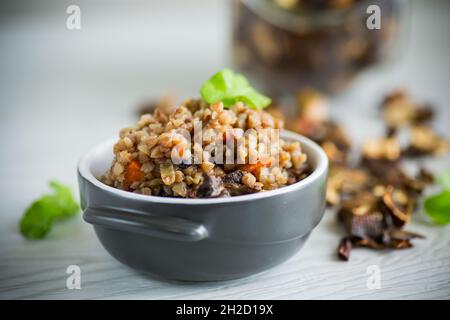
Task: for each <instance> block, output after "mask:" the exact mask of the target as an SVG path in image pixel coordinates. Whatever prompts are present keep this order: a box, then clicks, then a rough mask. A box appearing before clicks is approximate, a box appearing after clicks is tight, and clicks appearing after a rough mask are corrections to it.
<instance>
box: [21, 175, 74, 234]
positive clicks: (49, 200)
mask: <svg viewBox="0 0 450 320" xmlns="http://www.w3.org/2000/svg"><path fill="white" fill-rule="evenodd" d="M49 185H50V187H51V188H52V189H53V193H52V194H46V195H44V196H42V197H41V198H40V199H38V200H36V201H34V202H33V203H32V204H31V205H30V207H29V208H28V209H27V210H26V211H25V212H24V214H23V216H22V219H21V220H20V233H21V234H22V235H23V236H25V237H26V238H29V239H42V238H44V237H45V236H46V235H47V234H48V233H49V232H50V230H51V228H52V224H53V222H54V221H55V220H57V219H65V218H68V217H72V216H74V215H75V214H76V213H77V212H78V211H79V206H78V203H77V202H76V201H75V199H74V197H73V195H72V192H71V190H70V188H69V187H67V186H65V185H62V184H60V183H58V182H56V181H50V183H49Z"/></svg>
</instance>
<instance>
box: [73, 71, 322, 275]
mask: <svg viewBox="0 0 450 320" xmlns="http://www.w3.org/2000/svg"><path fill="white" fill-rule="evenodd" d="M201 96H202V101H193V100H191V101H189V102H186V103H184V104H183V106H182V107H179V108H176V110H173V111H172V112H169V113H166V112H162V110H155V112H154V113H153V115H152V116H150V115H147V116H144V117H143V119H141V120H140V121H139V123H138V124H137V125H136V127H133V128H132V129H124V130H122V133H121V138H120V140H119V141H117V139H116V138H114V140H109V141H106V142H105V143H102V144H101V145H99V146H97V147H95V148H93V149H92V150H91V151H89V152H88V153H87V154H85V155H84V156H83V157H82V158H81V160H80V162H79V164H78V179H79V187H80V199H81V208H82V209H83V212H84V214H83V218H84V220H85V221H86V222H88V223H91V224H92V225H93V226H94V229H95V232H96V234H97V236H98V238H99V240H100V242H101V243H102V245H103V247H104V248H105V249H106V250H107V251H108V252H109V253H110V254H111V255H112V256H113V257H115V258H116V259H117V260H119V261H120V262H122V263H124V264H126V265H128V266H130V267H132V268H135V269H138V270H141V271H145V272H147V273H150V274H153V275H157V276H159V277H161V276H162V277H165V278H169V279H176V280H188V281H216V280H228V279H236V278H240V277H245V276H249V275H251V274H255V273H258V272H262V271H264V270H267V269H268V268H270V267H273V266H275V265H277V264H280V263H281V262H283V261H285V260H286V259H288V258H289V257H291V256H292V255H294V254H295V253H296V252H297V251H298V250H299V249H300V248H301V247H302V246H303V244H304V243H305V241H306V240H307V239H308V237H309V235H310V233H311V232H312V230H313V229H314V227H315V226H316V225H317V224H318V223H319V221H320V220H321V218H322V216H323V213H324V209H325V191H326V180H327V171H328V160H327V157H326V155H325V153H324V152H323V150H322V149H321V148H320V147H319V146H318V145H317V144H316V143H314V142H313V141H311V140H309V139H308V138H305V137H303V136H301V135H298V134H295V133H293V132H289V131H286V130H282V131H281V132H280V133H279V139H275V140H274V141H275V143H265V144H262V145H263V146H266V147H267V149H265V150H266V153H264V152H259V151H261V150H259V149H258V148H256V147H253V142H252V138H251V135H249V136H245V135H244V136H243V137H244V138H248V139H244V140H243V141H244V142H245V143H244V144H243V146H247V147H249V146H250V148H247V150H250V151H249V152H248V154H245V157H244V156H242V158H241V159H240V160H245V161H242V162H243V163H238V162H240V161H238V159H239V157H238V156H239V154H240V152H238V151H239V143H236V146H235V148H229V150H230V151H231V150H233V151H236V152H234V153H232V152H230V153H227V152H225V157H224V158H225V159H224V160H225V161H224V162H225V163H223V164H221V163H219V162H220V161H219V160H220V156H218V155H220V148H218V149H216V148H213V149H212V150H211V149H210V150H209V151H210V152H209V153H210V156H211V157H209V156H208V155H207V156H206V157H207V159H206V160H207V161H203V162H200V163H197V162H198V160H199V159H198V158H199V157H200V156H202V157H203V152H201V153H200V154H196V153H198V152H196V150H197V149H198V147H197V148H195V146H196V144H197V145H198V144H199V143H198V141H197V138H198V136H197V135H195V134H194V137H193V138H192V139H191V138H190V139H186V141H187V142H192V141H194V143H193V145H194V146H193V148H192V151H193V152H192V153H190V152H188V151H190V150H191V148H185V149H182V148H178V147H174V146H172V145H171V143H173V140H174V139H173V137H171V139H166V138H167V136H171V135H170V134H168V132H173V131H167V130H166V129H168V128H170V130H172V129H173V128H171V126H174V127H176V128H180V127H182V126H186V127H189V126H190V124H192V122H191V120H192V119H194V118H196V117H198V118H201V117H204V118H205V119H202V120H203V121H204V122H205V125H208V126H214V128H215V129H218V130H216V131H219V132H220V131H221V130H223V127H224V123H223V122H225V123H227V127H228V128H229V129H230V130H228V131H231V132H232V133H233V132H235V131H240V130H238V129H243V128H246V127H247V126H250V127H252V128H253V127H256V128H261V131H262V129H264V128H263V127H264V126H265V127H266V128H265V129H273V130H278V128H281V127H282V126H281V123H280V122H278V121H275V120H274V119H273V118H272V117H270V116H269V115H268V114H266V113H265V112H261V109H262V108H263V107H265V106H267V105H268V104H269V103H270V99H268V98H267V97H264V96H263V95H261V94H259V93H258V92H256V91H255V90H254V89H253V88H251V87H250V85H249V84H248V82H247V80H245V78H243V77H242V76H240V75H235V74H234V73H232V72H231V71H230V70H223V71H221V72H219V73H217V74H216V75H214V76H213V77H212V78H211V79H210V80H208V81H207V82H206V83H205V84H204V85H203V86H202V90H201ZM177 110H178V111H177ZM188 111H189V112H188ZM225 111H226V112H225ZM189 114H191V116H192V119H191V118H190V116H189ZM178 116H180V117H178ZM233 116H235V117H236V119H234V118H233ZM155 117H156V118H159V117H161V119H162V121H157V122H155V121H154V120H156V119H155ZM228 117H231V118H232V120H229V119H227V118H228ZM213 118H214V119H216V120H213ZM151 119H153V120H151ZM221 119H222V120H221ZM225 120H226V121H225ZM240 120H241V121H242V123H243V125H242V127H243V128H241V127H240V126H239V121H240ZM258 121H259V122H258ZM252 122H255V123H254V124H252ZM163 123H164V125H163ZM139 126H141V128H139ZM150 126H154V128H152V129H150ZM194 127H195V126H194ZM194 129H195V128H194ZM202 129H203V126H202ZM193 131H196V130H193ZM269 131H270V130H269ZM199 132H201V133H202V134H203V133H204V131H203V130H199ZM213 132H214V130H213ZM149 133H152V134H153V136H154V137H155V138H157V139H156V141H157V142H156V143H155V144H154V146H153V148H150V150H148V151H147V150H146V149H145V147H144V149H142V147H143V146H147V147H148V145H147V144H146V143H147V142H148V140H146V139H149V138H145V137H150V136H151V135H150V134H149ZM184 133H190V130H187V132H184ZM275 133H277V131H275ZM205 135H206V136H208V137H209V138H211V137H212V136H210V135H207V134H206V132H205ZM182 136H183V137H185V136H184V135H182ZM262 136H263V137H264V134H262ZM218 137H219V139H216V141H218V140H220V138H221V136H220V135H218ZM229 137H233V139H232V141H234V142H237V141H235V139H234V138H235V136H234V135H232V134H231V133H230V134H226V135H225V139H224V137H223V136H222V139H223V140H222V141H224V142H225V145H226V146H227V147H229V145H228V144H227V142H229V140H228V139H227V138H229ZM265 137H267V135H266V136H265ZM203 138H204V137H203ZM209 138H208V139H209ZM138 139H139V140H138ZM177 139H180V141H182V139H181V138H179V137H177ZM208 139H206V140H207V141H208ZM203 140H204V139H203ZM203 140H201V141H203ZM270 140H271V141H273V140H272V139H270ZM143 141H145V144H144V143H141V142H143ZM158 141H159V143H160V144H166V143H167V144H168V146H171V147H172V150H171V153H170V157H169V153H167V152H168V149H164V148H166V146H164V145H163V146H164V148H163V149H161V145H158V146H157V143H158ZM169 142H170V143H169ZM196 142H197V143H196ZM277 142H280V143H279V145H278V146H277ZM247 144H248V145H247ZM208 145H209V144H208ZM219 145H220V144H219ZM168 146H167V148H168ZM200 146H202V147H203V143H202V144H201V145H200ZM214 146H216V144H215V145H214ZM241 146H242V145H241ZM257 146H258V147H259V144H257ZM122 148H124V149H123V150H122ZM128 148H135V149H130V150H137V151H133V152H130V151H128V150H129V149H128ZM140 149H142V150H144V151H145V152H144V151H142V150H140ZM154 149H155V150H156V151H154V154H153V157H152V151H153V150H154ZM201 149H202V150H203V148H201ZM225 149H227V148H225ZM256 150H258V152H256ZM113 151H114V152H113ZM124 151H126V152H124ZM203 151H208V148H204V150H203ZM262 151H264V150H262ZM121 152H122V154H121ZM133 153H134V155H133ZM128 154H129V162H127V163H126V165H122V163H121V160H120V159H118V157H121V156H123V155H128ZM264 154H266V155H264ZM267 154H268V155H269V156H267ZM226 155H228V156H229V157H228V159H227V157H226ZM231 155H232V156H231ZM272 156H273V157H272ZM277 156H278V158H283V157H285V158H286V159H277ZM267 158H269V160H270V163H269V162H268V161H267ZM111 159H113V163H112V165H111ZM148 159H150V160H148ZM213 159H214V160H213ZM144 160H147V161H144ZM226 160H232V162H233V163H228V162H229V161H226ZM272 160H273V161H272ZM277 161H279V162H277ZM234 162H236V163H234ZM118 163H119V164H120V165H121V166H122V167H119V168H115V167H116V165H117V164H118ZM146 163H151V164H146ZM205 164H206V165H205ZM211 164H212V165H211ZM130 166H131V169H130ZM147 166H148V167H149V168H147V169H148V170H146V167H147ZM253 167H255V169H254V170H253ZM108 168H109V169H108ZM193 168H195V170H198V172H199V173H200V174H199V175H197V176H198V178H199V181H198V182H193V183H190V184H188V182H187V181H188V180H190V179H192V180H193V179H194V177H195V175H188V174H186V173H185V171H184V170H186V169H191V170H193ZM219 168H220V169H219ZM114 170H116V172H114ZM238 170H239V171H238ZM309 170H310V171H309ZM172 171H173V173H172ZM222 171H223V172H222ZM260 171H266V173H267V176H265V177H262V175H259V174H258V172H259V173H262V172H260ZM105 172H107V173H106V175H105V176H104V177H103V182H102V181H100V180H99V179H98V177H99V176H101V175H102V174H104V173H105ZM177 172H181V173H182V175H181V174H180V173H177ZM249 173H250V174H251V175H249ZM276 173H277V174H276ZM111 174H114V176H111ZM153 175H155V177H154V178H152V179H150V176H152V177H153ZM290 175H291V176H290ZM252 176H253V177H254V180H255V181H253V182H254V184H253V187H251V184H250V182H249V181H246V180H247V179H251V177H252ZM277 176H279V178H278V180H277ZM189 177H190V178H189ZM246 177H247V178H246ZM180 178H183V179H180ZM291 178H294V179H291ZM108 179H109V181H108ZM154 179H158V180H157V182H158V183H156V184H155V186H153V185H150V182H151V181H152V180H154ZM177 179H178V181H177ZM202 179H203V181H201V180H202ZM257 179H258V180H257ZM283 179H284V180H283ZM297 180H298V182H297V183H294V182H295V181H297ZM200 181H201V182H200ZM205 181H207V182H206V183H205ZM239 181H240V182H239ZM104 182H106V183H104ZM155 182H156V181H155ZM141 183H149V185H150V187H148V186H145V187H144V186H141ZM177 183H184V184H185V185H186V197H183V196H182V195H179V194H178V191H179V189H178V190H177V189H176V184H177ZM257 183H259V184H257ZM107 184H110V186H108V185H107ZM228 184H236V185H237V187H236V188H234V186H233V187H232V188H230V187H227V185H228ZM211 185H213V187H211ZM216 185H222V187H223V188H216V187H215V186H216ZM255 185H257V186H258V185H259V187H255ZM141 188H149V190H147V192H145V193H144V192H143V189H141ZM177 188H178V187H177ZM242 188H244V189H245V192H241V189H242ZM174 189H175V190H174ZM249 189H250V190H251V192H250V194H244V193H246V192H247V191H248V190H249ZM125 190H127V191H125ZM236 190H238V191H237V192H236V194H235V193H233V192H235V191H236ZM128 191H132V192H128ZM189 192H191V194H189ZM156 195H162V196H156ZM228 195H230V196H228ZM231 195H239V196H236V197H232V196H231ZM189 196H195V197H198V199H192V198H189ZM206 197H208V198H207V199H205V198H206ZM300 203H301V206H299V204H300ZM162 252H164V253H165V254H161V253H162ZM155 257H157V259H155Z"/></svg>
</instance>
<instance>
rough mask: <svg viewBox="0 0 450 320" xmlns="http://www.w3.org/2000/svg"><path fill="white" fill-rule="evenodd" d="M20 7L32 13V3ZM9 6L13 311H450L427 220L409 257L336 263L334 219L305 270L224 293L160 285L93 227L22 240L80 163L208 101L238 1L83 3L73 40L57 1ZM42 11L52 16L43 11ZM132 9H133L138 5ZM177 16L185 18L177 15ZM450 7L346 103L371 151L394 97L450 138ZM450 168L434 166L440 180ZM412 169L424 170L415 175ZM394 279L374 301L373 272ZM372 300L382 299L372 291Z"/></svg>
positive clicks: (4, 289) (358, 257)
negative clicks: (341, 305)
mask: <svg viewBox="0 0 450 320" xmlns="http://www.w3.org/2000/svg"><path fill="white" fill-rule="evenodd" d="M19 2H20V1H19ZM17 3H18V1H10V3H9V6H8V5H6V8H7V11H8V14H6V13H5V12H4V10H2V13H1V14H2V16H1V17H0V18H1V19H0V24H1V25H2V28H0V45H1V48H2V50H1V53H0V74H1V81H0V123H1V126H0V136H1V139H0V147H1V150H2V153H1V158H0V199H1V204H2V206H1V208H2V209H1V212H0V219H1V220H0V298H4V299H5V298H6V299H18V298H19V299H37V298H45V299H52V298H61V299H78V298H83V299H94V298H96V299H97V298H98V299H108V298H124V299H170V298H173V299H320V298H323V299H357V298H364V299H379V298H387V299H398V298H407V299H409V298H428V299H431V298H446V299H448V298H450V250H449V249H450V226H446V227H437V226H434V225H431V224H429V223H427V222H426V221H425V220H424V219H423V218H422V216H421V214H420V213H417V214H416V215H415V216H414V219H413V222H412V223H410V224H409V225H408V226H407V229H408V230H411V231H415V232H419V233H422V234H424V235H426V239H425V240H417V241H414V244H415V247H414V248H413V249H409V250H402V251H382V252H376V251H370V250H365V249H356V250H354V251H353V252H352V256H351V260H350V261H349V262H341V261H338V260H337V259H336V253H335V251H336V246H337V243H338V241H339V239H340V237H341V236H342V233H341V232H342V231H341V230H340V229H339V227H338V226H337V224H336V221H335V217H334V214H333V213H331V212H327V213H326V216H325V218H324V219H323V221H322V222H321V223H320V224H319V226H318V227H317V229H316V230H315V231H314V232H313V233H312V235H311V238H310V239H309V240H308V242H307V243H306V245H305V247H304V248H303V249H302V250H301V251H300V252H299V253H298V254H296V255H295V256H294V257H293V258H291V259H290V260H288V261H287V262H285V263H283V264H282V265H280V266H278V267H275V268H273V269H271V270H269V271H267V272H264V273H262V274H259V275H255V276H252V277H249V278H245V279H240V280H234V281H227V282H212V283H179V282H167V281H163V280H160V279H154V278H151V277H148V276H146V275H144V274H140V273H137V272H135V271H133V270H130V269H129V268H127V267H125V266H123V265H121V264H120V263H119V262H117V261H115V260H114V259H113V258H112V257H110V256H109V255H108V253H106V251H105V250H104V249H103V248H102V247H101V245H100V243H99V242H98V240H97V238H96V236H95V234H94V231H93V229H92V227H91V226H90V225H88V224H86V223H84V222H83V221H82V219H81V215H80V216H78V217H77V218H75V219H73V220H71V221H67V222H63V223H59V224H57V225H56V226H55V227H54V229H53V231H52V232H51V234H50V235H49V236H48V238H46V239H45V240H42V241H28V240H25V239H24V238H22V237H21V235H20V234H19V233H18V231H17V223H18V220H19V219H20V216H21V214H22V212H23V210H24V209H25V208H26V207H27V205H29V204H30V202H31V201H32V200H33V199H36V198H37V197H39V195H41V194H42V193H44V192H46V190H47V185H46V184H47V181H48V180H49V179H51V178H55V179H58V180H60V181H63V182H66V183H68V184H70V185H71V186H72V187H73V189H74V190H76V189H77V181H76V171H75V168H76V162H77V159H78V158H79V157H80V156H81V155H82V154H83V152H85V151H86V150H87V149H88V148H90V147H91V146H93V145H95V144H97V143H99V142H101V141H103V140H105V139H107V138H109V137H111V136H112V135H115V134H116V133H117V131H118V129H119V128H121V127H123V126H126V125H128V124H130V123H132V122H133V121H134V120H135V118H134V117H135V115H134V110H135V106H136V104H137V103H139V102H140V101H142V100H144V99H146V98H148V97H152V96H155V95H158V94H160V93H161V92H167V91H175V92H177V94H178V96H179V97H180V98H184V97H189V96H192V95H197V91H198V88H199V86H200V84H201V81H202V80H203V79H205V78H207V77H208V76H209V75H210V74H211V73H213V72H214V71H215V70H218V69H220V68H222V67H224V66H226V65H227V58H228V44H229V40H228V35H229V32H228V30H229V22H228V21H229V16H228V11H227V10H226V9H227V3H226V1H219V0H215V1H211V0H201V1H196V2H195V3H196V5H195V6H194V5H193V4H192V2H189V4H187V2H183V1H181V0H177V1H165V2H163V1H158V2H156V1H149V2H145V1H133V5H128V6H127V5H126V4H124V3H125V1H123V2H120V1H111V2H108V4H109V5H108V6H106V5H105V2H98V3H97V2H94V3H93V2H92V1H90V2H87V1H79V2H78V3H79V5H80V7H81V10H82V29H81V30H79V31H68V30H67V29H66V28H65V19H66V17H67V15H66V13H65V9H66V8H65V7H64V6H63V5H61V4H57V3H58V2H56V1H49V0H47V1H39V2H34V4H32V5H31V4H28V3H27V6H29V7H26V6H23V5H22V6H21V5H20V3H19V4H17ZM37 3H40V4H39V5H38V4H37ZM127 3H129V2H127ZM174 5H175V6H176V8H177V9H176V10H175V9H174V7H173V6H174ZM449 8H450V6H449V3H448V2H446V1H439V2H438V1H433V3H431V2H430V1H426V2H425V1H415V2H414V5H413V12H412V15H413V17H412V18H413V19H412V31H411V39H410V43H409V46H408V48H407V50H406V51H405V53H404V55H403V56H402V58H401V59H399V61H397V62H396V63H395V64H392V65H389V66H387V67H385V68H383V69H382V70H377V71H374V70H373V71H370V72H367V73H365V74H364V75H363V76H361V77H360V78H359V79H358V81H357V82H356V83H355V85H354V86H353V87H352V88H351V90H350V91H349V92H348V93H346V94H343V95H341V96H339V97H336V98H334V99H333V101H332V108H333V114H334V116H336V117H337V118H339V119H342V121H344V122H345V124H346V129H347V130H348V132H349V133H350V134H351V136H352V138H353V139H354V140H355V141H356V142H357V143H359V142H361V139H363V138H364V137H368V136H376V135H379V134H381V132H382V124H381V122H380V120H379V118H378V116H377V113H376V108H375V107H376V105H377V103H379V101H380V99H381V95H382V94H383V93H384V92H386V91H388V90H390V89H392V88H395V87H397V86H405V87H407V88H408V89H410V91H411V92H412V93H413V95H414V96H416V97H417V98H418V99H421V100H427V101H430V102H432V103H434V104H435V105H436V107H438V108H439V112H440V113H439V117H438V119H437V120H436V127H437V128H438V129H439V131H440V132H441V133H443V134H445V135H446V136H450V129H449V127H448V124H449V123H450V109H449V108H450V107H449V101H450V90H449V88H448V84H449V80H450V68H449V63H448V58H449V54H450V43H449V41H450V39H449V37H448V35H447V34H446V33H447V32H448V30H450V21H449V20H448V17H447V12H448V10H449ZM449 160H450V156H448V155H447V156H445V157H441V158H438V159H424V160H422V161H421V164H423V165H425V166H426V167H427V168H429V169H430V170H432V171H434V172H440V171H442V170H443V169H444V168H447V169H448V168H449V162H450V161H449ZM410 167H411V168H412V169H414V167H417V165H415V164H412V165H411V166H410ZM69 265H78V266H79V267H80V269H81V289H80V290H69V289H67V287H66V279H67V276H68V275H67V274H66V268H67V267H68V266H69ZM373 265H376V266H377V267H379V270H380V280H381V283H380V284H381V288H380V289H369V288H368V286H367V281H368V278H369V277H370V275H369V274H368V273H367V270H368V267H369V266H373ZM369 287H370V286H369Z"/></svg>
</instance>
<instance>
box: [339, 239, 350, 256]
mask: <svg viewBox="0 0 450 320" xmlns="http://www.w3.org/2000/svg"><path fill="white" fill-rule="evenodd" d="M351 251H352V240H351V237H345V238H342V240H341V242H340V243H339V246H338V250H337V253H338V257H339V259H341V260H344V261H348V259H350V252H351Z"/></svg>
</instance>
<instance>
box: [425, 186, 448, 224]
mask: <svg viewBox="0 0 450 320" xmlns="http://www.w3.org/2000/svg"><path fill="white" fill-rule="evenodd" d="M424 208H425V212H426V213H427V215H428V216H429V217H430V218H431V219H432V220H433V222H435V223H437V224H447V223H450V190H444V191H442V192H440V193H438V194H435V195H432V196H429V197H427V198H426V199H425V202H424Z"/></svg>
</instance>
